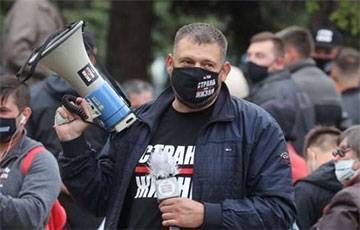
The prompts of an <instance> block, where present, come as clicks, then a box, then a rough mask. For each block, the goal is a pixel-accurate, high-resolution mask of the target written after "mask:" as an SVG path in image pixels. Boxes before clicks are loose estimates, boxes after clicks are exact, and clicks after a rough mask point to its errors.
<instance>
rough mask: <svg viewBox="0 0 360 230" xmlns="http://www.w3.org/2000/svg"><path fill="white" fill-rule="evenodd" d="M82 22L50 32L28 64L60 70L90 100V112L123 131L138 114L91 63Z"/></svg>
mask: <svg viewBox="0 0 360 230" xmlns="http://www.w3.org/2000/svg"><path fill="white" fill-rule="evenodd" d="M83 25H84V22H83V21H78V22H75V23H72V24H70V25H69V26H68V27H67V28H66V29H65V30H63V31H61V32H60V33H57V34H54V35H53V36H51V37H50V38H49V39H48V40H47V41H46V42H45V43H44V44H43V45H42V46H41V47H39V48H38V49H36V50H35V51H34V52H33V54H32V55H31V56H30V57H29V59H28V61H27V63H25V65H28V66H31V68H34V66H36V65H37V63H38V62H40V63H41V64H42V65H44V66H46V67H48V68H49V69H51V70H52V71H54V72H55V73H57V74H58V75H59V76H60V77H61V78H63V79H64V80H65V81H67V82H68V83H69V84H70V85H71V86H72V87H73V88H74V90H75V91H76V92H77V93H78V94H79V95H80V96H82V97H84V98H85V99H86V100H87V102H88V103H89V104H90V106H91V109H92V111H91V112H92V114H91V115H92V116H93V118H97V119H96V120H97V121H98V122H99V123H100V124H101V126H103V127H104V128H105V129H107V130H109V131H116V132H120V131H122V130H123V129H125V128H126V127H129V126H130V125H131V124H132V123H133V122H134V121H135V120H136V116H135V115H134V113H132V111H131V110H130V109H129V107H128V106H127V105H126V103H125V101H124V99H123V98H122V97H121V96H120V95H118V94H117V93H116V92H115V90H114V89H113V88H112V87H111V86H110V85H109V83H108V82H107V81H105V80H104V78H103V77H102V76H101V75H100V74H99V73H98V71H97V70H96V68H94V66H93V65H92V64H91V62H90V59H89V57H88V55H87V53H86V50H85V46H84V42H83V35H82V32H83ZM23 67H24V66H23ZM22 69H23V68H22ZM20 71H21V70H20Z"/></svg>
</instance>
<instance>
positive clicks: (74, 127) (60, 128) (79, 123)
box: [54, 97, 92, 141]
mask: <svg viewBox="0 0 360 230" xmlns="http://www.w3.org/2000/svg"><path fill="white" fill-rule="evenodd" d="M76 104H77V105H80V106H81V108H82V109H83V110H84V111H85V113H86V114H87V115H88V117H89V119H88V120H87V121H89V122H92V118H91V115H90V106H89V104H88V103H87V102H86V100H85V99H84V98H81V97H78V98H77V99H76ZM56 113H58V114H59V115H60V116H62V117H63V118H64V119H66V120H68V121H70V122H68V123H65V124H61V125H54V128H55V131H56V134H57V136H58V138H59V140H60V141H70V140H73V139H76V138H78V137H80V136H81V135H82V134H83V132H84V131H85V129H86V128H87V127H88V126H89V124H88V123H86V122H84V121H83V120H81V118H80V117H79V116H78V115H76V114H74V113H71V112H70V111H69V110H67V109H66V108H64V107H63V106H61V107H59V108H58V109H57V110H56Z"/></svg>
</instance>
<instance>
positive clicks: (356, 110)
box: [331, 48, 360, 125]
mask: <svg viewBox="0 0 360 230" xmlns="http://www.w3.org/2000/svg"><path fill="white" fill-rule="evenodd" d="M331 77H332V79H333V80H334V81H335V82H336V86H337V89H338V90H339V91H340V92H341V99H342V102H343V106H344V109H345V111H346V112H347V113H348V114H349V118H350V120H351V123H352V125H356V124H360V53H359V51H357V50H354V49H352V48H344V49H343V50H341V51H340V53H339V55H338V56H337V57H336V59H335V61H334V64H333V67H332V71H331Z"/></svg>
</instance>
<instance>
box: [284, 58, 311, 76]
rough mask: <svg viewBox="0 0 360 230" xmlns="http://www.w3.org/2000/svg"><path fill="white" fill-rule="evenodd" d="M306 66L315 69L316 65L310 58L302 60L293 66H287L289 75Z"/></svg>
mask: <svg viewBox="0 0 360 230" xmlns="http://www.w3.org/2000/svg"><path fill="white" fill-rule="evenodd" d="M307 66H313V67H316V63H315V61H314V59H312V58H305V59H302V60H300V61H298V62H297V63H295V64H292V65H289V66H288V69H289V70H290V73H294V72H296V71H298V70H299V69H301V68H304V67H307Z"/></svg>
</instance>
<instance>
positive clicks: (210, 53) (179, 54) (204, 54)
mask: <svg viewBox="0 0 360 230" xmlns="http://www.w3.org/2000/svg"><path fill="white" fill-rule="evenodd" d="M221 54H222V50H221V47H220V45H219V44H217V43H215V42H214V43H199V42H196V41H195V40H194V39H192V38H191V37H184V38H182V39H181V40H180V41H179V42H178V43H177V44H176V46H175V49H174V56H175V58H183V57H189V58H195V57H198V58H207V59H211V60H214V61H218V60H220V58H221Z"/></svg>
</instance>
